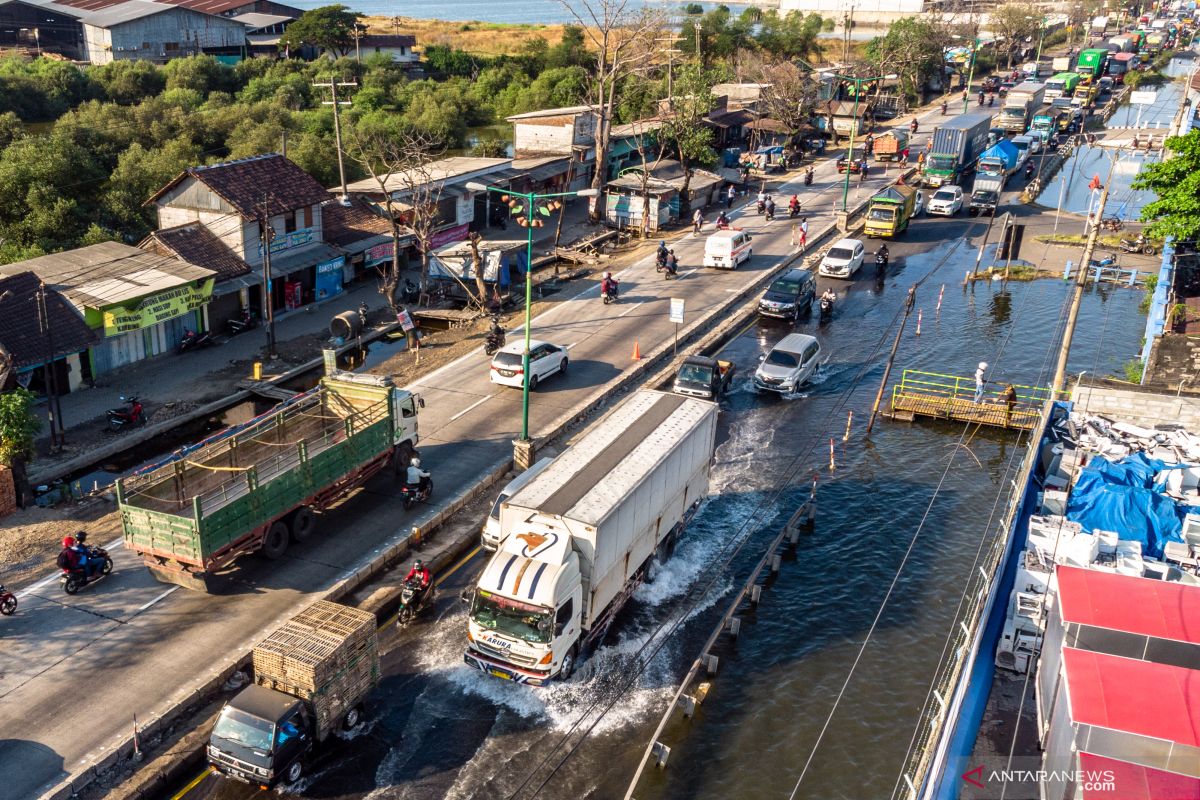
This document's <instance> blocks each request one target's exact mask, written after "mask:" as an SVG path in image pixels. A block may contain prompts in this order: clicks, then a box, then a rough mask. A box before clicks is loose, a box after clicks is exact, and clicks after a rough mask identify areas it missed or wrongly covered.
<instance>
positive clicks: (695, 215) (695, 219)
mask: <svg viewBox="0 0 1200 800" xmlns="http://www.w3.org/2000/svg"><path fill="white" fill-rule="evenodd" d="M703 225H704V215H703V214H701V213H700V209H698V208H697V209H696V210H695V211H694V212H692V233H696V234H699V233H700V228H701V226H703Z"/></svg>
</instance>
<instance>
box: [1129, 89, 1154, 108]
mask: <svg viewBox="0 0 1200 800" xmlns="http://www.w3.org/2000/svg"><path fill="white" fill-rule="evenodd" d="M1157 99H1158V92H1130V93H1129V102H1130V103H1133V104H1134V105H1135V106H1152V105H1154V101H1155V100H1157Z"/></svg>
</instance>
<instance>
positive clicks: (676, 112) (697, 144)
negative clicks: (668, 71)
mask: <svg viewBox="0 0 1200 800" xmlns="http://www.w3.org/2000/svg"><path fill="white" fill-rule="evenodd" d="M714 83H716V81H715V80H714V78H713V75H712V74H711V73H710V72H709V71H708V70H706V69H704V68H703V67H702V66H700V65H699V64H694V63H693V64H685V65H684V66H683V68H682V69H680V70H679V72H678V73H676V75H675V87H674V91H675V93H674V95H672V97H671V99H670V103H671V108H670V113H668V114H667V115H666V116H665V118H664V119H663V124H662V128H661V129H660V131H659V138H660V140H661V141H662V144H663V147H667V148H670V149H671V150H673V151H674V152H675V155H677V156H678V157H679V166H680V167H682V168H683V186H682V187H681V188H680V190H679V202H680V215H681V216H686V214H687V211H688V205H689V203H690V201H689V199H688V186H689V185H690V184H691V181H692V166H693V165H694V164H704V165H709V164H712V163H714V162H715V161H716V160H717V154H716V152H715V151H714V150H713V147H712V138H713V131H712V128H710V127H708V126H707V125H705V124H704V118H705V117H707V116H708V114H709V112H710V111H712V110H713V109H714V108H715V107H716V105H717V98H716V97H715V96H714V95H713V93H712V86H713V84H714Z"/></svg>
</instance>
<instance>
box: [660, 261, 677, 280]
mask: <svg viewBox="0 0 1200 800" xmlns="http://www.w3.org/2000/svg"><path fill="white" fill-rule="evenodd" d="M662 273H663V280H668V281H673V280H675V279H676V278H678V277H679V265H678V264H672V263H669V262H668V263H667V265H666V266H665V267H663V268H662Z"/></svg>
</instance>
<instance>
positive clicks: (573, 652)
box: [557, 645, 579, 681]
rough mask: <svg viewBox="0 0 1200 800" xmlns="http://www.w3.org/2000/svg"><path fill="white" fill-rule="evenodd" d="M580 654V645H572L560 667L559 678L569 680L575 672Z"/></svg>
mask: <svg viewBox="0 0 1200 800" xmlns="http://www.w3.org/2000/svg"><path fill="white" fill-rule="evenodd" d="M578 656H579V645H572V646H571V649H570V650H568V651H567V654H566V655H565V656H563V660H562V664H561V665H560V666H559V668H558V676H557V677H558V680H560V681H567V680H570V679H571V676H572V675H574V674H575V662H576V660H578Z"/></svg>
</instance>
